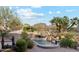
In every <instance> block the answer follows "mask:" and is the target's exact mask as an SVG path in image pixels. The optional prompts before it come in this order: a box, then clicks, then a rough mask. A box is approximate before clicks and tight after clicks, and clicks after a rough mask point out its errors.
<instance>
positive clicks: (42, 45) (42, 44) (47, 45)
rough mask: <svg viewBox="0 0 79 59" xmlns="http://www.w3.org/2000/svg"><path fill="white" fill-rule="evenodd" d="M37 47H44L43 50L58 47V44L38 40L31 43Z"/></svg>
mask: <svg viewBox="0 0 79 59" xmlns="http://www.w3.org/2000/svg"><path fill="white" fill-rule="evenodd" d="M33 42H34V43H35V44H36V45H37V46H39V47H44V48H49V47H50V48H52V47H58V46H59V44H54V43H51V42H48V41H47V40H43V39H39V40H34V41H33Z"/></svg>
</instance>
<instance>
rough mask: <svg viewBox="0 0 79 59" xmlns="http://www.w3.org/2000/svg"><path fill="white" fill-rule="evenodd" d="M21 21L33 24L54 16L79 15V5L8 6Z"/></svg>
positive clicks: (45, 21)
mask: <svg viewBox="0 0 79 59" xmlns="http://www.w3.org/2000/svg"><path fill="white" fill-rule="evenodd" d="M10 9H12V10H13V12H15V13H16V14H17V15H18V16H19V17H20V19H21V21H22V22H23V23H27V24H30V25H34V24H36V23H46V24H47V25H49V24H50V23H49V21H50V20H51V19H52V18H53V17H54V16H60V17H63V16H68V17H69V18H73V17H75V16H77V17H79V6H13V7H12V6H10Z"/></svg>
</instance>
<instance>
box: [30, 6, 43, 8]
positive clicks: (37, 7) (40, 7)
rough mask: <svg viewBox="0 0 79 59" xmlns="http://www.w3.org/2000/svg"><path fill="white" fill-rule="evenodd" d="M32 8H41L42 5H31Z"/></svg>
mask: <svg viewBox="0 0 79 59" xmlns="http://www.w3.org/2000/svg"><path fill="white" fill-rule="evenodd" d="M31 7H32V8H41V7H42V6H31Z"/></svg>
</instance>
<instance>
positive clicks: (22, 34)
mask: <svg viewBox="0 0 79 59" xmlns="http://www.w3.org/2000/svg"><path fill="white" fill-rule="evenodd" d="M21 37H22V39H26V38H27V37H28V34H27V33H26V32H24V31H23V32H22V33H21Z"/></svg>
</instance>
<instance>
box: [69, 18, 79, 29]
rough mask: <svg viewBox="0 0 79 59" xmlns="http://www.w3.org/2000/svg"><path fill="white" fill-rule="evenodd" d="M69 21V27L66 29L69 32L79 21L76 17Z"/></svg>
mask: <svg viewBox="0 0 79 59" xmlns="http://www.w3.org/2000/svg"><path fill="white" fill-rule="evenodd" d="M70 20H71V25H70V26H69V27H68V30H70V29H71V28H72V27H73V26H74V25H77V24H78V21H79V19H78V17H74V18H72V19H70Z"/></svg>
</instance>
